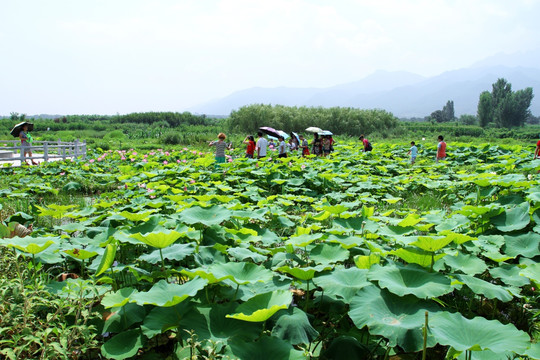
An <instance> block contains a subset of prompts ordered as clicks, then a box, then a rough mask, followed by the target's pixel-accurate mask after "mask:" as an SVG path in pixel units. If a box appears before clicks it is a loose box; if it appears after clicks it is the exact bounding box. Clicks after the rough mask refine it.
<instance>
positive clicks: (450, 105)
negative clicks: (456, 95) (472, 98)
mask: <svg viewBox="0 0 540 360" xmlns="http://www.w3.org/2000/svg"><path fill="white" fill-rule="evenodd" d="M442 112H443V114H442V115H443V121H444V122H449V121H454V119H455V118H456V117H455V115H454V101H453V100H448V101H447V102H446V105H444V107H443V109H442Z"/></svg>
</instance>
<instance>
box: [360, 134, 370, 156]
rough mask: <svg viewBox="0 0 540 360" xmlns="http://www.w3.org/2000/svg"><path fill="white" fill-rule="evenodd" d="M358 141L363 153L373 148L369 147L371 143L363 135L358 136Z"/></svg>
mask: <svg viewBox="0 0 540 360" xmlns="http://www.w3.org/2000/svg"><path fill="white" fill-rule="evenodd" d="M358 140H360V141H361V142H362V145H363V146H364V152H367V151H371V150H373V146H371V143H370V142H369V140H368V139H367V138H366V137H365V136H364V135H360V137H359V138H358Z"/></svg>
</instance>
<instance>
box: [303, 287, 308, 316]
mask: <svg viewBox="0 0 540 360" xmlns="http://www.w3.org/2000/svg"><path fill="white" fill-rule="evenodd" d="M308 305H309V280H308V281H307V289H306V304H305V305H304V312H305V313H307V312H308V308H309V306H308Z"/></svg>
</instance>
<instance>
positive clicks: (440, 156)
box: [435, 135, 446, 162]
mask: <svg viewBox="0 0 540 360" xmlns="http://www.w3.org/2000/svg"><path fill="white" fill-rule="evenodd" d="M438 139H439V144H438V145H437V157H436V159H435V162H439V160H444V159H446V143H445V142H444V141H443V140H444V138H443V136H442V135H439V137H438Z"/></svg>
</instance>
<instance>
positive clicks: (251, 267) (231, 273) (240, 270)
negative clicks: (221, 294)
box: [208, 262, 274, 285]
mask: <svg viewBox="0 0 540 360" xmlns="http://www.w3.org/2000/svg"><path fill="white" fill-rule="evenodd" d="M208 272H209V273H212V274H213V276H214V277H215V278H216V279H219V280H220V281H221V280H223V279H229V280H232V281H233V282H235V283H236V284H240V285H242V284H247V283H253V282H266V281H270V280H271V279H272V277H273V276H274V274H273V272H272V271H270V270H268V269H265V268H264V267H262V266H259V265H255V264H253V263H248V262H228V263H224V264H222V263H220V264H214V265H212V266H210V267H209V268H208Z"/></svg>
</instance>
